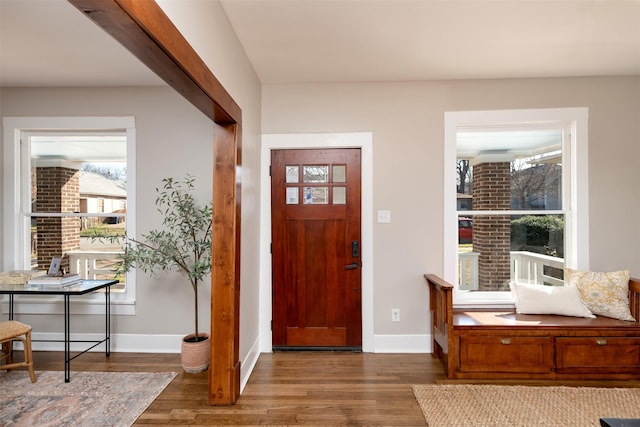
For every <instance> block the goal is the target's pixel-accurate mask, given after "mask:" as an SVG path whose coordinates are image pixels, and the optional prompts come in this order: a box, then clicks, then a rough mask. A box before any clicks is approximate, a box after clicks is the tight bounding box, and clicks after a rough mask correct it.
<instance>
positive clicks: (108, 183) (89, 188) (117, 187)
mask: <svg viewBox="0 0 640 427" xmlns="http://www.w3.org/2000/svg"><path fill="white" fill-rule="evenodd" d="M80 196H102V197H112V198H126V197H127V183H126V182H124V181H120V180H114V179H109V178H107V177H106V176H104V175H100V174H97V173H94V172H87V171H80Z"/></svg>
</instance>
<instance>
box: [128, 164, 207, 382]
mask: <svg viewBox="0 0 640 427" xmlns="http://www.w3.org/2000/svg"><path fill="white" fill-rule="evenodd" d="M194 181H195V178H194V177H192V176H190V175H187V176H186V177H185V178H184V180H175V179H174V178H164V179H163V180H162V183H163V185H162V187H161V188H156V194H157V196H156V202H155V204H156V209H157V211H158V212H159V213H160V215H162V217H163V220H162V228H160V229H157V230H152V231H149V232H148V233H146V234H142V237H141V238H139V239H133V238H127V242H126V243H125V248H124V254H123V255H122V256H121V259H122V263H121V265H120V271H121V272H123V273H124V272H127V271H130V270H131V269H134V268H139V269H141V270H142V271H144V272H145V274H147V275H148V276H150V277H155V276H156V275H157V274H158V273H160V272H168V271H179V272H180V273H182V274H183V276H184V277H185V278H186V281H187V282H188V283H189V285H190V286H191V288H192V290H193V295H194V301H193V303H194V305H193V307H194V331H193V333H192V334H189V335H186V336H185V337H183V339H182V351H181V357H182V367H183V369H184V370H185V371H186V372H189V373H195V372H202V371H204V370H206V369H207V368H208V367H209V348H210V347H209V345H210V344H209V335H208V334H206V333H203V332H200V330H199V328H198V285H199V284H200V282H202V281H203V279H204V278H205V277H206V276H208V275H209V274H210V273H211V253H212V246H211V244H212V242H211V238H212V228H211V226H212V220H213V218H212V214H213V208H212V205H211V203H208V204H198V203H197V202H196V200H195V198H194V196H193V193H192V191H193V189H194Z"/></svg>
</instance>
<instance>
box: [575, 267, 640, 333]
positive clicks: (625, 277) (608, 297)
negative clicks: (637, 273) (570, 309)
mask: <svg viewBox="0 0 640 427" xmlns="http://www.w3.org/2000/svg"><path fill="white" fill-rule="evenodd" d="M630 275H631V272H630V271H629V270H621V271H613V272H607V273H597V272H593V271H579V270H572V269H570V268H565V270H564V281H565V283H566V284H567V285H575V286H577V288H578V290H579V291H580V296H581V297H582V301H583V302H584V304H585V305H586V306H587V307H588V308H589V310H591V312H592V313H593V314H596V315H600V316H605V317H612V318H614V319H620V320H627V321H630V322H635V320H636V319H634V318H633V316H632V315H631V312H630V311H629V276H630Z"/></svg>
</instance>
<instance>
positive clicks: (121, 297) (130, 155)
mask: <svg viewBox="0 0 640 427" xmlns="http://www.w3.org/2000/svg"><path fill="white" fill-rule="evenodd" d="M2 124H3V129H4V135H3V154H4V161H3V176H2V179H3V212H2V213H3V225H2V227H3V246H2V271H10V270H25V269H29V266H25V265H24V263H25V261H24V257H22V258H20V257H16V256H13V255H11V254H24V253H25V250H26V249H25V248H26V247H27V246H26V245H28V244H29V242H27V241H25V238H24V236H22V235H21V233H20V231H19V230H21V229H23V228H24V224H22V226H21V225H20V221H28V220H29V219H28V218H25V217H24V215H22V209H21V206H20V203H21V199H22V198H21V194H20V191H28V190H24V189H23V188H22V187H23V186H21V181H20V180H21V175H22V170H23V169H24V168H25V167H26V166H27V164H26V160H24V161H23V160H21V153H20V138H21V135H22V132H26V131H42V130H67V129H73V130H74V131H76V130H87V131H95V130H124V131H125V133H126V136H127V199H128V200H129V201H135V200H136V194H135V189H136V174H135V165H136V159H135V153H136V149H135V147H136V144H135V142H136V131H135V118H134V117H133V116H122V117H3V119H2ZM135 210H136V208H135V203H127V233H128V234H130V235H135V229H136V224H135V218H136V213H135ZM126 281H127V287H126V290H125V292H123V293H116V292H112V293H111V303H112V305H113V307H112V313H113V314H124V315H134V314H135V295H136V291H135V274H133V272H129V273H128V274H127V277H126ZM61 301H62V299H61V298H60V297H47V298H43V297H41V296H39V297H28V296H20V297H19V298H18V297H16V299H15V312H16V313H23V314H54V313H58V312H61V311H60V310H61V306H62V304H61ZM3 302H5V303H6V301H3ZM5 308H6V307H3V311H4V310H5ZM71 311H72V313H85V314H93V313H95V314H100V313H102V312H104V295H103V294H102V293H95V294H89V295H85V296H83V297H82V298H78V299H77V300H76V301H74V303H73V304H72V307H71Z"/></svg>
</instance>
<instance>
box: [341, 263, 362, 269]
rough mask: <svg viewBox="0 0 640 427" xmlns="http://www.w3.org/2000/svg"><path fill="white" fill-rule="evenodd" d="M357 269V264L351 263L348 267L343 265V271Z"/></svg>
mask: <svg viewBox="0 0 640 427" xmlns="http://www.w3.org/2000/svg"><path fill="white" fill-rule="evenodd" d="M358 267H359V264H358V263H357V262H354V263H351V264H349V265H345V266H344V269H345V270H355V269H356V268H358Z"/></svg>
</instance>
